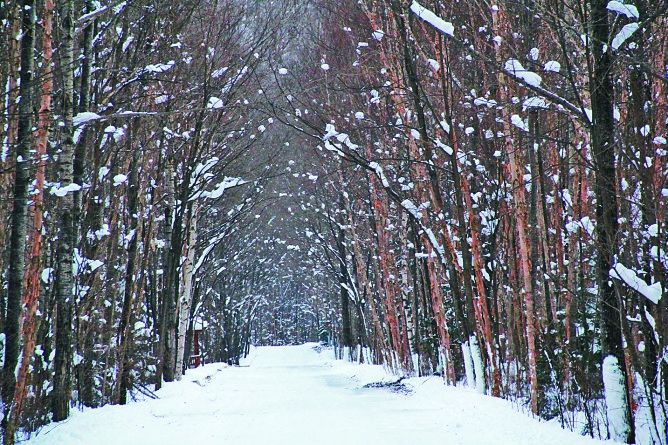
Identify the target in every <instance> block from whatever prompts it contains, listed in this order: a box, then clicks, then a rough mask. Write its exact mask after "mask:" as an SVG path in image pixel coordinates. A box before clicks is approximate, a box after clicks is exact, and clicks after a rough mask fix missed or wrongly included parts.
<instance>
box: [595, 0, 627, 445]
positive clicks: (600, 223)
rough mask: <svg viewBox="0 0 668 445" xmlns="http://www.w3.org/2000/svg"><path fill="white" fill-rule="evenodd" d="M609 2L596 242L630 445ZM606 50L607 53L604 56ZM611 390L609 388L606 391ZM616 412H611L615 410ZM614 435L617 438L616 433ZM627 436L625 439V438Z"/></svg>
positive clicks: (601, 7) (598, 23)
mask: <svg viewBox="0 0 668 445" xmlns="http://www.w3.org/2000/svg"><path fill="white" fill-rule="evenodd" d="M607 4H608V2H607V0H593V1H592V4H591V18H592V37H593V39H592V54H593V59H594V66H593V73H592V74H593V76H592V79H591V82H590V85H591V86H590V89H591V104H592V116H593V122H592V126H591V138H592V150H593V156H594V167H595V168H596V183H595V185H594V187H595V193H596V221H597V224H596V236H597V242H598V246H597V247H598V255H597V281H598V296H599V301H598V303H599V314H600V317H601V352H602V355H603V358H604V359H606V358H607V357H608V356H613V357H615V358H616V359H617V366H618V368H619V372H620V373H621V375H622V376H623V380H624V381H623V385H624V388H625V389H626V394H625V399H626V404H625V405H626V406H625V407H624V409H625V412H626V425H625V426H624V427H623V431H618V432H617V433H616V434H617V435H618V438H619V439H620V440H624V439H625V441H626V443H634V442H635V434H634V428H633V413H632V411H631V404H630V403H629V390H630V389H629V385H628V379H627V378H626V366H625V358H624V350H623V346H622V328H621V319H622V316H623V314H622V307H621V302H620V300H619V299H618V295H617V292H616V289H615V283H614V281H612V280H611V279H610V268H611V267H612V266H613V264H614V256H615V254H616V253H617V252H618V251H619V241H618V238H617V236H618V233H617V232H618V203H617V187H616V178H617V175H616V172H615V141H614V131H615V127H614V120H613V94H614V89H613V83H612V68H613V64H614V60H613V57H612V50H611V49H610V48H609V47H608V46H607V42H608V41H609V40H610V24H609V22H608V11H607ZM604 45H606V50H605V51H604V49H603V48H604ZM607 390H608V388H606V391H607ZM610 408H611V407H608V409H610ZM613 434H614V433H613ZM622 436H625V437H622Z"/></svg>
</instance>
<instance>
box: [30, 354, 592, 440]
mask: <svg viewBox="0 0 668 445" xmlns="http://www.w3.org/2000/svg"><path fill="white" fill-rule="evenodd" d="M330 355H331V352H330V351H325V352H323V353H318V352H316V351H315V350H314V349H313V347H312V345H303V346H283V347H266V348H258V349H257V350H255V351H254V353H253V354H252V355H251V357H250V358H249V360H247V362H246V364H247V366H243V367H226V366H224V365H220V364H211V365H206V366H204V367H202V368H199V369H196V370H190V371H189V372H188V373H187V375H186V376H185V377H184V379H183V380H182V381H181V382H177V383H170V384H166V385H165V387H164V388H163V389H162V390H160V391H159V392H158V395H159V396H160V399H159V400H146V401H141V402H137V403H132V404H130V405H127V406H106V407H103V408H99V409H95V410H93V409H90V410H86V411H84V412H75V413H73V417H72V418H71V419H69V420H67V421H65V422H62V423H60V424H57V425H50V426H47V427H46V428H44V429H43V430H42V432H41V433H40V434H39V435H38V436H37V437H35V438H33V439H32V440H30V441H28V442H27V444H28V445H47V444H48V445H54V444H63V445H64V444H67V445H77V444H82V445H83V444H86V445H117V444H119V445H120V444H123V445H133V444H137V445H172V444H174V445H176V444H179V445H190V444H193V445H214V444H215V445H221V444H234V445H311V444H314V445H362V444H363V445H375V444H382V445H393V444H396V445H421V444H430V445H431V444H444V445H484V444H494V445H506V444H512V445H520V444H531V445H535V444H540V445H558V444H559V445H560V444H568V445H578V444H582V445H585V444H590V445H591V444H595V443H602V442H597V441H593V440H591V439H587V438H584V437H581V436H578V435H577V434H574V433H571V432H568V431H563V430H561V429H560V428H558V427H557V426H556V425H552V424H546V423H541V422H538V421H536V420H534V419H530V418H528V417H526V416H525V415H523V414H520V413H518V412H516V411H515V410H514V409H513V408H512V407H511V406H510V405H509V404H508V402H505V401H503V400H499V399H493V398H491V397H485V396H481V395H478V394H476V393H473V392H470V391H467V390H464V389H461V388H451V387H446V386H444V385H443V384H442V382H441V381H440V379H438V378H430V379H424V378H423V379H411V380H410V381H409V383H408V384H409V386H410V385H413V386H414V391H413V392H412V393H411V394H410V395H405V394H398V393H393V392H391V391H389V390H387V389H380V388H369V389H366V388H361V386H362V383H366V382H369V381H372V380H375V379H380V378H382V376H383V374H382V369H381V368H380V367H378V366H374V367H372V366H364V365H363V366H358V365H353V364H348V363H343V362H333V361H332V360H330V359H329V357H330ZM385 378H387V377H385Z"/></svg>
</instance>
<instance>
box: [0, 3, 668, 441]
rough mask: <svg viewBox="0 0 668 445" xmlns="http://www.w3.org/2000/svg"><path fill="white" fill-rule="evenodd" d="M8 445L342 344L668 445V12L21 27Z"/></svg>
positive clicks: (8, 145)
mask: <svg viewBox="0 0 668 445" xmlns="http://www.w3.org/2000/svg"><path fill="white" fill-rule="evenodd" d="M0 40H1V47H2V51H0V86H1V88H2V101H1V102H0V139H1V147H0V219H1V220H2V221H0V246H2V252H1V254H0V278H1V280H2V286H0V308H1V310H0V332H1V334H0V345H1V349H0V351H1V355H0V357H1V359H0V360H1V365H2V371H1V399H2V405H1V406H2V414H1V416H2V422H1V425H2V437H3V439H2V440H3V442H2V443H4V444H6V445H10V444H13V443H15V442H17V441H19V440H21V438H24V437H29V436H30V435H31V434H33V433H34V432H35V431H38V430H39V429H40V428H42V427H43V426H44V425H46V424H48V423H50V422H58V421H62V420H65V419H67V418H68V417H69V416H70V415H71V411H72V410H75V409H79V408H81V407H99V406H102V405H106V404H125V403H127V402H128V401H130V400H132V399H133V398H134V397H135V396H136V395H138V394H143V395H144V396H147V397H156V396H157V395H159V389H160V388H161V386H162V385H163V383H164V382H171V381H174V380H179V379H180V378H181V377H182V376H183V374H184V373H187V372H188V368H189V366H190V365H191V358H192V356H193V355H194V351H193V336H194V332H195V331H197V332H199V333H200V336H199V341H200V344H201V357H199V356H198V359H200V358H201V360H203V361H204V362H207V363H210V362H227V363H229V364H238V363H239V359H240V358H241V357H243V356H244V355H245V354H246V353H247V352H248V349H249V347H250V345H284V344H299V343H302V342H305V341H318V340H322V341H323V342H325V343H328V344H331V345H333V346H334V347H335V348H336V351H337V353H338V355H339V357H340V358H342V359H346V360H350V361H357V362H365V363H377V364H383V365H384V366H385V367H386V368H387V369H389V370H391V371H392V372H393V373H395V374H396V375H398V376H402V375H414V376H423V375H439V376H441V378H442V379H443V381H444V384H447V385H467V386H469V387H471V388H474V389H475V390H476V391H478V392H480V393H483V394H488V395H491V396H494V397H501V398H505V399H509V400H512V401H513V402H514V403H515V404H516V405H517V407H518V409H520V410H524V411H526V412H527V414H528V415H533V416H537V417H540V418H542V419H546V420H554V419H556V420H557V421H558V422H559V423H560V424H561V425H562V427H564V428H567V429H571V430H574V431H577V432H579V433H581V434H583V435H589V436H591V437H598V438H604V439H605V438H610V439H612V440H614V441H616V442H621V443H638V444H663V445H666V441H667V440H668V438H667V437H666V431H667V419H668V400H667V399H666V396H667V391H668V306H667V305H668V301H667V300H668V296H666V295H665V294H666V293H667V292H668V233H667V229H668V225H667V221H666V218H667V217H668V152H667V150H668V141H667V138H668V1H666V0H632V1H631V0H629V2H628V3H624V2H621V1H616V0H612V1H608V0H498V1H491V0H470V1H462V0H459V1H450V2H443V1H436V0H420V1H419V2H418V1H412V0H359V1H356V0H184V1H178V2H174V1H171V0H157V1H150V2H149V1H146V0H125V1H120V0H40V1H37V0H21V1H16V0H9V1H8V0H0Z"/></svg>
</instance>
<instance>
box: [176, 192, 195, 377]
mask: <svg viewBox="0 0 668 445" xmlns="http://www.w3.org/2000/svg"><path fill="white" fill-rule="evenodd" d="M196 244H197V203H193V206H192V211H191V216H190V233H189V234H188V255H187V256H186V260H185V263H184V264H183V296H182V297H181V299H180V301H179V333H178V344H177V348H176V370H175V374H174V376H175V378H176V379H177V380H180V379H181V376H182V375H183V362H184V360H185V357H184V353H185V349H186V334H187V330H188V321H189V319H190V307H191V306H192V302H193V273H194V271H195V268H194V266H195V245H196Z"/></svg>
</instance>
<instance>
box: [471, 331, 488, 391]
mask: <svg viewBox="0 0 668 445" xmlns="http://www.w3.org/2000/svg"><path fill="white" fill-rule="evenodd" d="M469 344H470V348H471V359H472V360H473V369H474V370H475V387H476V390H477V391H478V392H479V393H480V394H485V392H486V391H487V386H486V384H485V367H484V366H483V364H482V354H481V352H480V346H479V345H478V339H477V338H476V336H475V334H472V335H471V337H470V339H469Z"/></svg>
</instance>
